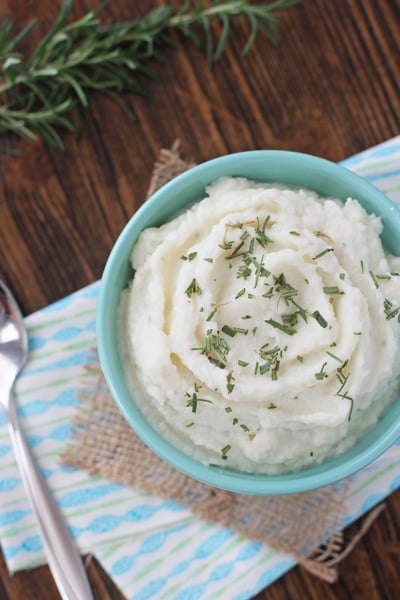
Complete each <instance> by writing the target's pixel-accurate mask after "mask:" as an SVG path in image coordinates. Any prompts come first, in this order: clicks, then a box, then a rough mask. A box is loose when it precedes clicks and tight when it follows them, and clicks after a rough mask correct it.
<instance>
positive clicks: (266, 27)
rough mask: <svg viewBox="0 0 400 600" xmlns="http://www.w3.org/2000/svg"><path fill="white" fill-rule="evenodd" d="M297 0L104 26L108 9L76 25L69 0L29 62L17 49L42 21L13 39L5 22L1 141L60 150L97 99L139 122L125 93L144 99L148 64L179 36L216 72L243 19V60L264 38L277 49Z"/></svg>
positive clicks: (182, 11) (159, 14) (223, 5)
mask: <svg viewBox="0 0 400 600" xmlns="http://www.w3.org/2000/svg"><path fill="white" fill-rule="evenodd" d="M299 1H300V0H275V1H273V2H263V3H261V4H256V3H255V2H253V1H252V0H225V1H219V0H210V1H206V0H197V1H196V2H191V1H190V0H185V1H184V2H183V3H182V6H181V7H180V8H179V9H178V10H177V11H176V12H175V11H174V8H173V6H170V5H165V6H159V7H157V8H154V9H153V10H152V11H150V12H149V13H148V14H147V15H146V16H145V17H144V18H142V19H137V20H134V21H127V22H121V23H102V22H101V21H100V19H99V14H100V13H101V11H102V10H103V9H104V6H102V7H101V8H100V9H98V10H90V11H88V12H87V13H86V14H84V15H83V17H81V18H80V19H77V20H75V21H70V19H69V17H70V13H71V8H72V0H64V2H63V4H62V7H61V10H60V14H59V16H58V18H57V19H56V21H55V22H54V23H53V24H52V26H51V27H50V29H49V30H48V32H47V33H46V34H45V36H44V37H43V38H42V40H41V41H40V43H39V44H38V45H37V47H36V49H35V50H34V51H33V52H32V54H31V55H30V56H24V55H23V54H22V53H21V52H19V46H20V43H21V42H23V41H25V40H26V38H27V37H28V35H29V33H30V32H31V30H32V29H33V27H34V26H35V24H36V20H34V21H32V22H31V23H29V25H28V26H27V27H26V28H25V29H23V30H22V31H21V32H20V33H18V34H17V35H14V32H13V23H12V22H11V21H10V20H9V19H5V20H4V21H3V23H2V25H1V26H0V135H2V134H6V133H14V134H16V135H17V136H19V137H21V138H24V139H26V140H29V141H35V140H37V139H41V140H42V141H43V142H44V143H46V144H47V145H49V146H51V147H56V148H61V149H62V148H64V142H63V140H62V138H61V135H60V134H61V132H62V131H71V132H72V133H74V134H75V135H78V134H79V133H80V130H79V124H78V123H77V118H76V114H75V113H76V108H77V107H81V108H82V107H83V108H87V107H88V105H89V97H90V95H91V94H92V93H93V92H100V93H101V94H103V95H107V96H110V97H111V98H113V99H114V100H115V101H117V102H118V103H119V104H121V105H122V106H123V108H124V109H125V110H126V111H127V112H128V114H130V116H133V114H132V111H131V110H130V109H129V106H128V105H127V104H126V103H125V101H124V99H123V97H122V92H133V93H135V94H143V93H144V89H143V87H142V84H141V79H143V76H144V77H153V76H154V74H153V73H152V72H151V71H150V70H149V69H148V66H147V64H148V62H149V61H150V60H154V59H159V58H160V54H161V52H160V51H161V49H162V47H165V46H171V45H175V44H174V40H173V33H174V32H175V31H176V32H178V33H179V34H181V35H182V36H183V37H184V38H187V39H189V40H191V41H192V42H193V43H195V44H196V45H198V46H200V45H201V44H202V43H204V44H205V47H206V53H207V62H208V64H209V65H212V63H213V62H215V61H217V60H218V59H219V58H220V57H221V56H222V54H223V52H224V50H225V48H226V45H227V42H228V38H229V35H230V31H231V25H232V23H234V22H236V21H237V20H238V19H239V18H243V19H245V20H247V22H248V25H249V27H250V32H249V36H248V39H247V42H246V44H245V46H244V48H243V53H246V52H248V51H249V50H250V48H251V46H252V45H253V43H254V42H255V39H256V36H257V33H258V32H261V33H262V34H263V35H264V36H265V37H267V38H268V39H269V41H270V42H271V43H273V44H278V42H279V11H280V10H282V9H285V8H288V7H290V6H293V5H294V4H297V3H298V2H299ZM214 24H217V25H219V27H218V26H217V27H214ZM138 75H140V76H141V77H140V78H139V77H138Z"/></svg>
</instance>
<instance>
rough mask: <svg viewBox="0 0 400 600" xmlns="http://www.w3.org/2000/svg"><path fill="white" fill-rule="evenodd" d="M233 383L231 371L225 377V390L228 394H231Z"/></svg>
mask: <svg viewBox="0 0 400 600" xmlns="http://www.w3.org/2000/svg"><path fill="white" fill-rule="evenodd" d="M233 381H235V378H234V376H233V373H232V371H229V373H228V375H227V376H226V389H227V390H228V394H231V393H232V392H233V390H234V387H235V384H234V383H233Z"/></svg>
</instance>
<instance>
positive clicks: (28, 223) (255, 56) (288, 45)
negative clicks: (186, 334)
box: [0, 0, 400, 600]
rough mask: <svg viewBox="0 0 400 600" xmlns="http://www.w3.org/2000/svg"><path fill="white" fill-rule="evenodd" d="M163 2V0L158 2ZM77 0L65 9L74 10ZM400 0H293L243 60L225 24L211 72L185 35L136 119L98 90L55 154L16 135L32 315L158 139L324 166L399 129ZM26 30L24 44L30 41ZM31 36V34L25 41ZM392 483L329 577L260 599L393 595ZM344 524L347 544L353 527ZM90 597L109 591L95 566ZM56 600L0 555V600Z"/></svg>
mask: <svg viewBox="0 0 400 600" xmlns="http://www.w3.org/2000/svg"><path fill="white" fill-rule="evenodd" d="M157 3H158V4H161V3H162V2H157ZM58 4H59V3H58V2H55V3H53V2H52V1H51V0H13V1H10V2H7V0H1V1H0V20H2V19H3V18H4V16H5V15H8V16H10V17H12V18H14V19H16V20H17V23H18V27H20V26H22V25H23V24H24V23H26V22H27V21H28V20H29V19H30V18H31V17H33V16H39V17H40V18H41V19H42V22H41V25H40V27H39V28H38V32H37V33H39V30H40V29H41V30H42V31H43V30H44V28H45V25H46V21H47V22H49V21H50V20H52V19H54V17H55V16H56V13H57V7H58ZM87 4H90V5H91V6H94V5H96V2H90V3H85V2H83V1H78V0H77V1H76V2H75V6H74V15H79V14H81V12H82V11H83V10H84V7H85V5H87ZM111 4H112V6H110V7H109V8H107V10H106V12H105V13H104V14H105V16H106V17H107V18H113V19H116V20H117V19H118V20H122V19H129V18H131V19H132V18H135V17H137V16H140V15H144V14H145V13H146V12H147V11H148V10H149V9H150V8H151V7H152V5H154V4H155V2H154V0H153V2H152V1H150V0H147V1H145V0H141V1H137V2H132V1H131V2H124V1H123V0H114V1H113V2H112V3H111ZM398 9H399V4H398V2H397V1H396V0H347V1H342V2H332V0H303V2H302V3H301V4H299V5H297V6H295V7H293V8H291V9H289V10H287V11H286V12H285V13H284V14H283V16H282V20H281V34H282V35H281V44H280V46H279V47H277V48H274V47H272V46H271V45H270V44H269V43H268V42H267V41H266V40H265V39H263V38H262V37H259V38H258V40H257V43H256V45H255V46H254V47H253V49H252V50H251V52H250V53H249V55H248V56H247V57H243V56H242V55H241V47H242V46H243V44H244V41H245V39H246V28H245V27H244V25H241V26H239V25H238V26H237V27H236V29H235V35H234V36H232V39H231V43H230V45H229V46H228V48H227V51H226V53H225V55H224V57H223V58H222V60H221V61H220V62H219V63H218V65H217V66H216V67H215V68H214V70H213V71H211V72H210V71H209V70H207V68H206V65H205V61H204V58H203V52H202V51H201V50H198V49H197V48H195V47H194V46H192V45H190V43H188V42H185V44H184V45H181V46H180V48H179V50H173V49H170V50H168V51H166V53H165V58H166V60H165V62H164V63H163V64H162V65H159V66H157V67H156V70H157V71H158V72H159V73H160V75H161V76H162V83H157V82H149V83H148V84H147V87H148V90H149V92H150V95H149V97H148V98H140V97H130V98H129V99H128V101H129V103H130V104H131V106H134V108H135V111H136V115H137V119H136V121H135V122H131V121H129V120H128V119H127V118H126V116H125V114H124V113H123V112H121V109H120V108H119V107H118V106H117V105H115V104H113V103H112V102H110V101H109V100H105V99H103V98H100V97H96V98H93V101H92V104H91V110H89V111H86V112H85V113H84V114H83V115H82V125H83V129H84V131H85V136H84V137H83V138H82V139H81V140H79V141H75V140H74V139H72V137H65V141H66V145H67V149H66V151H65V152H61V151H54V150H53V151H49V150H47V149H46V148H45V147H44V146H43V145H41V144H40V143H36V144H34V145H29V144H21V145H20V148H21V150H22V151H23V154H22V156H21V157H14V156H6V155H4V154H3V155H1V156H0V257H1V260H0V276H1V277H2V278H3V279H4V280H5V281H6V282H7V283H8V284H9V285H10V286H11V287H12V289H13V290H14V291H15V294H16V295H17V297H18V299H19V301H20V303H21V306H22V308H23V310H24V312H25V313H30V312H32V311H35V310H37V309H39V308H41V307H43V306H46V305H47V304H48V303H50V302H53V301H55V300H57V299H59V298H61V297H63V296H65V295H66V294H69V293H71V292H74V291H75V290H77V289H79V288H81V287H82V286H85V285H86V284H88V283H90V282H93V281H95V280H97V279H98V278H99V277H100V276H101V273H102V269H103V266H104V264H105V261H106V258H107V255H108V253H109V251H110V249H111V247H112V245H113V242H114V241H115V239H116V237H117V236H118V234H119V232H120V231H121V229H122V228H123V226H124V225H125V223H126V221H127V220H128V218H129V217H130V215H132V213H133V212H134V211H135V209H136V208H137V207H138V206H139V205H140V204H141V202H142V201H143V199H144V197H145V194H146V191H147V187H148V183H149V178H150V174H151V170H152V165H153V162H154V159H155V157H156V156H157V154H158V152H159V150H160V148H162V147H169V146H170V145H171V144H172V142H173V141H174V140H175V139H176V138H180V139H181V140H182V146H183V149H184V151H185V154H186V157H187V158H189V159H192V160H194V161H196V162H199V161H204V160H206V159H209V158H212V157H215V156H217V155H220V154H225V153H227V152H236V151H240V150H248V149H257V148H278V149H288V150H296V151H303V152H309V153H312V154H317V155H320V156H323V157H325V158H328V159H331V160H333V161H340V160H341V159H343V158H345V157H347V156H349V155H352V154H354V153H356V152H359V151H361V150H364V149H366V148H368V147H370V146H372V145H374V144H378V143H380V142H382V141H384V140H386V139H388V138H390V137H392V136H394V135H396V134H398V133H399V128H400V106H399V95H398V88H397V86H398V83H399V79H400V77H399V76H400V72H399V58H400V56H399V43H400V31H399V25H400V23H399V14H398ZM35 35H37V34H34V35H33V36H32V40H34V39H35ZM31 43H33V42H31ZM399 524H400V491H398V492H396V493H394V494H392V496H391V497H390V498H389V499H388V501H387V503H386V510H385V511H384V512H383V513H382V514H381V515H380V516H379V518H378V519H377V521H376V522H375V523H374V525H373V526H372V528H371V529H370V531H369V532H368V533H367V535H365V537H364V538H363V540H362V541H361V542H360V543H359V544H358V546H357V547H356V548H355V549H354V551H353V552H352V553H351V554H350V555H349V556H348V557H347V558H346V559H345V560H344V562H343V563H342V564H341V566H340V577H339V580H338V582H337V583H335V584H334V585H329V584H326V583H323V582H321V581H319V580H318V579H316V578H315V577H313V576H311V575H309V574H307V573H305V572H304V571H303V570H301V569H300V568H295V569H293V570H292V571H291V572H290V573H288V574H287V575H286V576H285V577H283V578H281V579H280V580H279V581H277V582H276V583H274V584H273V585H272V586H270V587H269V588H268V590H267V591H264V592H263V593H261V594H259V596H258V598H259V599H261V598H263V599H267V598H268V600H304V599H315V600H319V599H321V598H326V600H333V599H340V600H347V599H350V598H351V599H352V600H365V599H368V600H378V599H388V600H389V599H394V598H395V597H399V595H400V581H399V572H400V543H399V537H400V531H399ZM359 527H360V524H359V523H355V524H354V525H352V526H351V527H349V529H348V530H347V533H346V537H347V538H348V539H350V538H351V537H352V536H353V535H354V534H356V532H357V531H358V530H359ZM89 574H90V578H91V581H92V583H93V587H94V591H95V596H96V598H98V599H105V598H112V599H117V598H120V595H119V593H118V592H117V591H116V589H115V587H114V586H113V584H112V583H111V582H110V580H109V579H108V577H107V575H106V574H105V573H103V572H102V570H101V569H100V567H98V565H97V563H96V561H92V563H91V564H90V566H89ZM22 598H23V599H24V600H33V599H35V600H38V599H40V600H50V599H52V600H53V599H55V598H58V593H57V590H56V588H55V586H54V583H53V581H52V578H51V576H50V573H49V571H48V569H47V567H42V568H38V569H36V570H33V571H30V572H22V573H18V574H16V575H15V576H13V577H10V576H9V575H8V574H7V570H6V566H5V564H4V562H3V560H1V561H0V599H1V600H3V599H4V600H6V599H10V600H17V599H18V600H21V599H22Z"/></svg>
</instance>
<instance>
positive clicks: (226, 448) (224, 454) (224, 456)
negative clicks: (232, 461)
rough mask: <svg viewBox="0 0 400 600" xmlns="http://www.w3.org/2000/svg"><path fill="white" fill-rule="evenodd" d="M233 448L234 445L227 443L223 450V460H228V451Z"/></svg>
mask: <svg viewBox="0 0 400 600" xmlns="http://www.w3.org/2000/svg"><path fill="white" fill-rule="evenodd" d="M231 449H232V447H231V446H230V444H227V445H226V446H224V447H223V448H222V450H221V458H222V459H223V460H226V459H227V458H228V456H227V454H228V452H229V451H230V450H231Z"/></svg>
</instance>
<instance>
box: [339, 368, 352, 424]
mask: <svg viewBox="0 0 400 600" xmlns="http://www.w3.org/2000/svg"><path fill="white" fill-rule="evenodd" d="M348 363H349V360H348V359H347V360H345V361H344V363H343V364H342V366H341V367H338V368H337V369H336V377H337V378H338V380H339V383H340V387H339V389H338V391H337V392H336V396H340V397H341V398H343V399H344V400H348V401H349V402H350V408H349V414H348V417H347V420H348V421H350V419H351V415H352V412H353V404H354V403H353V398H352V397H351V396H350V395H349V393H348V391H347V392H346V391H343V390H344V388H345V386H346V384H347V381H348V379H349V376H350V375H349V373H347V374H345V373H344V369H345V368H346V367H347V365H348Z"/></svg>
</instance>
